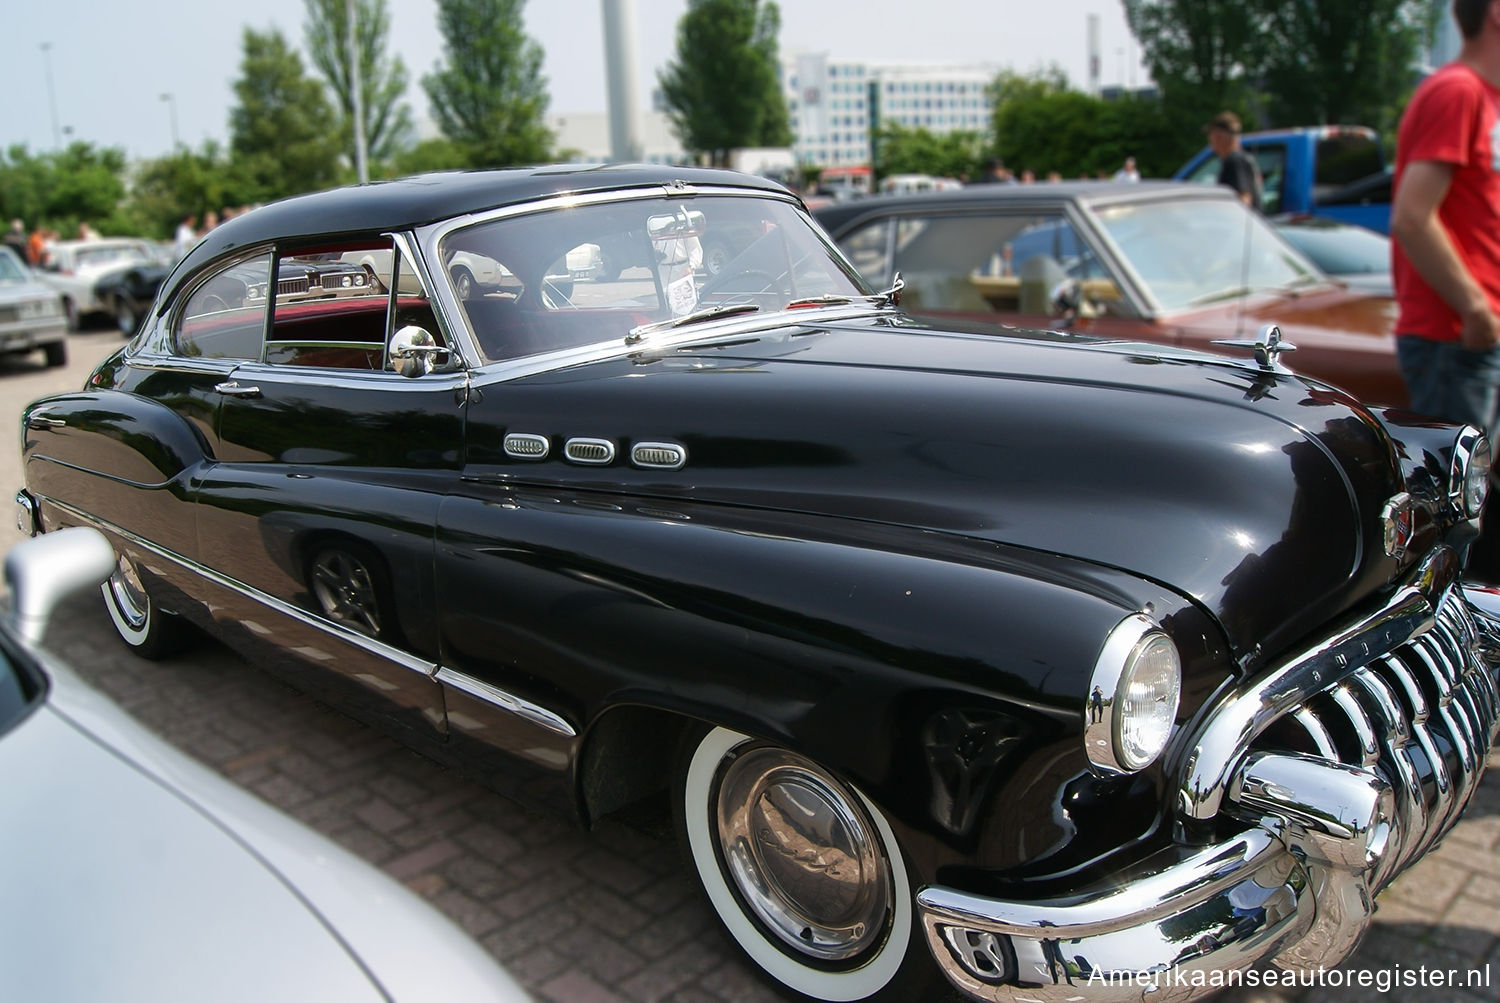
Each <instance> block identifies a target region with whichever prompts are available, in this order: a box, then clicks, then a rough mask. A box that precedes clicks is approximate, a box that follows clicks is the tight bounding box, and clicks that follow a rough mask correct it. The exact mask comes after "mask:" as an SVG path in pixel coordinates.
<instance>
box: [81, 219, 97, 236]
mask: <svg viewBox="0 0 1500 1003" xmlns="http://www.w3.org/2000/svg"><path fill="white" fill-rule="evenodd" d="M78 239H79V240H98V239H99V231H98V230H95V229H94V228H93V227H92V226H89V221H88V220H84V221H82V222H81V223H79V224H78Z"/></svg>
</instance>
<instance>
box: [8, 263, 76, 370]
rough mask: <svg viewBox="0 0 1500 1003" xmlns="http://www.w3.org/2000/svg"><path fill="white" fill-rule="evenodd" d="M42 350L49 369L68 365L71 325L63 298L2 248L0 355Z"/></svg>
mask: <svg viewBox="0 0 1500 1003" xmlns="http://www.w3.org/2000/svg"><path fill="white" fill-rule="evenodd" d="M37 349H41V350H42V354H43V357H44V358H46V360H47V365H49V366H62V365H66V364H67V361H68V321H67V317H66V315H65V314H64V312H63V304H62V300H61V298H60V297H59V296H58V295H57V293H56V292H55V291H54V290H53V289H52V288H51V287H50V286H48V285H46V284H45V283H43V282H42V281H40V280H39V279H38V278H37V276H36V273H34V272H33V271H32V270H31V269H30V268H29V267H27V265H26V264H25V262H23V261H22V260H21V259H20V257H19V256H18V255H17V254H16V252H15V251H12V250H11V249H10V248H8V247H0V353H3V354H5V355H25V354H27V353H29V352H33V351H35V350H37Z"/></svg>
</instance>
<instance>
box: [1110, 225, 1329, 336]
mask: <svg viewBox="0 0 1500 1003" xmlns="http://www.w3.org/2000/svg"><path fill="white" fill-rule="evenodd" d="M1097 213H1098V216H1099V220H1100V222H1101V223H1102V224H1103V225H1104V229H1105V230H1106V231H1108V233H1109V235H1110V237H1112V238H1113V239H1114V242H1115V244H1116V245H1117V246H1118V247H1119V248H1120V253H1121V254H1122V255H1123V256H1124V257H1125V259H1126V260H1127V261H1128V262H1129V263H1130V267H1131V268H1132V269H1133V270H1134V271H1135V273H1136V275H1138V276H1139V277H1140V279H1141V281H1142V282H1143V283H1144V284H1145V285H1146V288H1147V291H1148V292H1149V294H1150V296H1151V298H1152V300H1154V301H1155V303H1156V305H1157V306H1158V307H1159V308H1160V309H1161V310H1163V311H1172V310H1181V309H1184V308H1187V307H1194V306H1205V305H1207V304H1209V303H1214V302H1220V301H1226V300H1231V299H1235V298H1237V297H1239V296H1242V295H1247V294H1249V293H1251V292H1257V291H1261V290H1267V289H1286V288H1289V287H1292V286H1298V285H1309V284H1312V283H1315V282H1319V281H1321V280H1322V279H1323V276H1322V274H1321V273H1319V272H1318V270H1317V269H1316V268H1315V267H1314V266H1313V264H1312V263H1311V262H1310V261H1308V260H1307V259H1305V258H1303V257H1302V256H1301V255H1299V254H1298V253H1297V252H1296V251H1294V250H1293V249H1292V248H1291V247H1289V246H1287V244H1286V242H1285V241H1283V240H1282V239H1281V238H1280V237H1278V236H1277V235H1276V233H1275V232H1274V231H1273V230H1272V229H1271V228H1270V227H1269V226H1268V225H1267V224H1266V222H1265V221H1264V220H1263V219H1262V218H1261V217H1260V215H1259V214H1257V213H1253V212H1251V211H1250V210H1248V209H1246V208H1245V207H1244V206H1243V205H1241V204H1240V203H1239V202H1237V201H1232V200H1229V199H1222V200H1220V199H1215V200H1207V199H1186V200H1183V201H1181V202H1136V203H1129V204H1125V205H1113V206H1104V207H1101V208H1099V209H1098V210H1097Z"/></svg>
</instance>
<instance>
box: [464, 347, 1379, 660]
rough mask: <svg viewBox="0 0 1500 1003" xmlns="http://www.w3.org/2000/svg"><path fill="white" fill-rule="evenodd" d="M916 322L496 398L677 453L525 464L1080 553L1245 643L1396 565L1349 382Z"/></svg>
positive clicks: (666, 360) (1331, 608)
mask: <svg viewBox="0 0 1500 1003" xmlns="http://www.w3.org/2000/svg"><path fill="white" fill-rule="evenodd" d="M916 326H918V325H915V324H912V323H910V322H908V321H906V319H905V318H901V319H899V320H896V321H890V320H886V321H879V320H871V321H860V322H841V323H838V324H829V325H821V326H811V325H810V326H806V327H802V328H799V329H796V330H795V331H794V332H793V333H791V334H778V335H755V334H746V335H745V336H743V337H738V338H734V337H731V338H725V339H724V340H723V341H721V342H720V343H718V344H703V345H700V346H696V347H679V348H673V349H663V350H659V351H655V352H646V353H643V354H641V355H639V356H637V357H635V358H634V359H632V360H630V361H629V362H625V363H619V362H611V363H600V364H595V365H592V366H586V367H575V368H574V369H571V370H564V371H561V372H557V373H553V374H550V375H547V376H541V377H533V378H531V379H528V380H525V381H521V382H519V383H512V384H509V385H508V386H507V387H506V388H505V392H506V394H507V396H506V398H505V399H506V406H505V408H504V409H503V410H504V411H505V412H506V413H507V414H508V415H509V416H511V417H512V418H513V419H515V420H516V421H515V423H514V424H511V425H510V426H509V427H510V428H512V429H514V430H517V431H533V430H546V429H555V430H559V431H566V432H567V434H571V435H578V436H590V435H593V436H603V437H608V436H610V435H611V434H613V435H617V436H620V437H621V438H622V439H624V440H626V441H642V440H647V441H649V440H673V441H677V442H680V443H682V444H683V445H684V446H686V448H687V453H688V461H687V463H686V465H685V466H684V468H683V469H682V470H680V471H677V472H674V473H671V474H667V473H663V472H660V471H656V472H649V473H648V472H644V471H633V472H630V473H628V474H627V473H625V472H623V471H622V469H621V466H620V465H616V466H615V467H613V468H594V469H590V468H586V467H567V466H563V465H555V464H547V465H543V466H538V467H535V468H532V471H534V473H533V472H532V471H524V473H525V474H527V476H528V479H533V478H544V477H549V476H553V475H554V474H555V475H556V476H557V477H558V479H559V481H562V482H565V483H569V484H578V483H580V482H584V483H588V482H593V483H597V484H599V485H601V486H602V485H609V486H610V487H611V488H614V489H624V490H628V489H630V487H632V485H630V484H621V483H620V479H621V478H622V477H630V478H636V483H635V484H634V485H633V486H634V488H635V489H636V490H641V489H642V488H643V487H644V488H645V489H649V490H651V491H653V492H660V493H664V494H672V493H683V494H688V495H691V496H692V497H694V498H697V499H710V498H711V499H716V500H720V501H723V502H727V503H734V504H744V505H758V506H769V507H777V508H786V509H790V510H799V511H812V512H819V513H826V514H832V515H844V516H849V517H854V518H862V519H870V520H878V521H885V522H896V523H901V524H905V525H909V526H914V527H920V528H923V529H929V530H934V531H942V532H950V533H958V534H963V535H967V536H973V537H980V538H984V539H987V540H992V541H995V542H999V543H1005V544H1012V545H1016V546H1021V547H1026V548H1031V549H1035V550H1040V551H1047V552H1051V553H1057V554H1063V555H1068V556H1071V557H1076V558H1081V559H1084V560H1088V561H1091V562H1095V563H1099V564H1103V565H1108V566H1111V567H1114V568H1119V569H1122V570H1126V571H1129V572H1132V573H1134V574H1137V575H1140V576H1143V577H1145V578H1148V579H1151V580H1153V581H1156V582H1158V583H1161V584H1164V585H1167V586H1169V587H1171V588H1173V589H1175V590H1177V591H1179V592H1180V593H1182V594H1184V595H1186V596H1190V597H1193V598H1194V599H1196V600H1198V601H1199V602H1201V603H1203V604H1204V605H1205V606H1206V607H1207V608H1208V609H1209V610H1210V611H1212V612H1213V613H1215V614H1216V615H1217V616H1218V618H1219V619H1220V621H1221V622H1222V624H1223V625H1224V628H1225V632H1226V634H1227V635H1228V637H1229V640H1230V642H1231V644H1232V645H1233V646H1234V647H1235V649H1236V651H1237V653H1238V654H1239V656H1241V657H1242V658H1249V657H1250V656H1252V655H1253V654H1255V653H1257V652H1260V651H1266V652H1270V651H1272V650H1274V648H1273V647H1272V646H1273V645H1276V644H1287V643H1290V642H1291V641H1292V640H1293V639H1295V638H1297V637H1298V635H1300V634H1302V633H1304V632H1305V631H1307V630H1310V629H1313V628H1314V627H1317V626H1318V625H1320V624H1323V623H1325V622H1326V621H1327V619H1328V618H1329V617H1330V616H1331V615H1333V614H1334V613H1335V612H1337V611H1338V610H1339V609H1342V608H1346V607H1348V606H1350V605H1352V604H1353V603H1354V602H1356V601H1358V599H1360V598H1362V597H1363V596H1364V595H1365V594H1367V593H1368V590H1369V588H1370V585H1369V584H1368V582H1369V580H1370V573H1371V571H1372V570H1378V571H1379V572H1380V573H1381V574H1383V575H1384V576H1385V577H1386V578H1388V577H1389V574H1390V573H1391V571H1392V569H1391V568H1390V567H1379V568H1377V567H1376V566H1377V565H1379V563H1380V562H1382V561H1386V560H1387V559H1386V558H1385V557H1384V554H1383V552H1382V548H1381V544H1380V540H1379V538H1378V536H1377V535H1375V534H1378V532H1379V520H1378V511H1379V507H1380V505H1381V504H1383V503H1384V501H1385V500H1386V499H1387V498H1389V497H1391V496H1392V495H1393V494H1395V493H1396V492H1397V491H1399V490H1400V487H1399V485H1400V472H1399V467H1398V464H1397V460H1396V457H1395V455H1394V452H1393V450H1392V448H1391V446H1390V441H1389V439H1388V437H1387V436H1386V434H1385V432H1384V430H1383V427H1382V426H1381V425H1380V423H1379V422H1378V421H1377V420H1376V419H1375V418H1374V417H1373V416H1372V415H1371V414H1370V413H1369V412H1368V411H1366V410H1365V409H1363V408H1362V407H1360V406H1359V405H1358V404H1357V403H1355V402H1354V401H1353V400H1352V399H1350V398H1348V397H1347V396H1346V395H1344V394H1342V393H1341V392H1339V391H1336V390H1333V389H1330V388H1327V387H1324V386H1322V385H1320V384H1316V383H1313V382H1310V381H1307V380H1303V379H1300V378H1295V377H1290V376H1285V375H1279V374H1272V373H1266V372H1263V371H1258V370H1256V369H1255V368H1253V366H1248V365H1242V364H1238V363H1233V362H1228V361H1226V360H1223V359H1210V358H1209V357H1207V356H1203V355H1199V354H1194V353H1188V352H1178V351H1173V350H1170V349H1163V348H1162V347H1160V346H1155V345H1151V346H1147V345H1131V344H1121V343H1110V342H1097V341H1092V340H1083V339H1079V338H1073V337H1069V336H1066V335H1057V334H1036V335H1030V336H1028V335H1024V334H1022V333H1020V332H1015V333H1014V334H1013V336H1011V337H1004V338H995V337H993V335H991V336H988V337H986V336H965V335H958V334H940V333H937V332H936V331H932V330H926V331H923V332H922V333H917V332H915V331H913V330H911V329H910V328H912V327H916ZM601 376H603V377H604V378H603V379H601V378H600V377H601ZM476 432H477V430H476ZM483 434H484V433H482V432H481V433H478V434H476V435H475V436H473V437H472V441H473V442H474V446H473V447H472V449H471V457H470V462H471V465H473V464H475V463H476V462H477V461H478V460H480V459H482V458H483V457H482V452H481V451H482V449H483V446H482V440H483ZM508 469H509V470H511V471H515V466H514V464H512V465H511V466H510V467H509V468H508ZM1372 509H1373V511H1374V512H1375V513H1377V514H1376V515H1372V514H1371V511H1372ZM1384 580H1385V578H1382V579H1381V581H1382V582H1383V581H1384ZM1361 581H1363V582H1364V583H1365V584H1363V585H1361V584H1360V582H1361Z"/></svg>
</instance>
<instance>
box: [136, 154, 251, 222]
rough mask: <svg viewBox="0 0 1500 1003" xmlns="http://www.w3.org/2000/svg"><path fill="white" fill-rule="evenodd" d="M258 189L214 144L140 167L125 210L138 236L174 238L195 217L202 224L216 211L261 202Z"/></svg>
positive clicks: (237, 165) (162, 158) (149, 161)
mask: <svg viewBox="0 0 1500 1003" xmlns="http://www.w3.org/2000/svg"><path fill="white" fill-rule="evenodd" d="M256 188H257V185H256V182H255V181H254V179H253V178H250V177H248V176H247V175H246V173H245V171H244V170H243V168H242V165H240V164H239V163H237V162H235V161H231V160H230V159H229V156H228V154H227V153H226V152H225V151H224V150H223V148H221V147H220V146H219V145H218V144H217V143H215V142H213V141H212V140H210V141H207V142H205V143H204V144H203V147H202V149H200V150H197V151H193V150H187V149H179V150H177V151H176V152H174V153H172V154H171V155H169V156H166V157H158V158H156V159H155V160H147V161H145V162H143V163H141V164H139V165H137V167H136V169H135V171H134V180H133V182H132V184H131V189H130V197H129V199H128V200H127V201H126V203H125V210H124V211H125V215H126V216H127V218H129V219H130V220H131V221H132V223H133V227H132V232H134V233H138V234H140V235H142V236H149V237H170V236H171V235H172V233H173V231H174V230H175V229H176V227H177V224H178V223H179V222H181V221H182V218H183V217H184V216H186V215H188V214H189V213H191V214H192V215H194V216H196V217H197V218H198V219H199V220H200V221H201V220H202V219H203V216H204V214H205V213H207V212H210V211H212V212H216V213H219V214H220V215H221V216H222V215H223V213H224V210H225V209H227V208H229V207H231V206H241V205H247V204H249V203H251V202H253V201H255V198H256Z"/></svg>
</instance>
